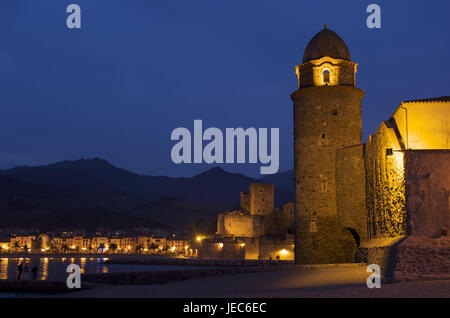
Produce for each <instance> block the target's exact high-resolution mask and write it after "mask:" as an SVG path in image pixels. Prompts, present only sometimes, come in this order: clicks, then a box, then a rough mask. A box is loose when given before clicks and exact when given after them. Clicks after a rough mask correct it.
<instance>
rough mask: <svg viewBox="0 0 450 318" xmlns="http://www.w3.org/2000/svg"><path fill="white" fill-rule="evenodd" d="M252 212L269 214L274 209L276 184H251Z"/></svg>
mask: <svg viewBox="0 0 450 318" xmlns="http://www.w3.org/2000/svg"><path fill="white" fill-rule="evenodd" d="M249 195H250V213H251V214H255V215H267V214H270V213H272V212H273V209H274V185H273V184H270V183H252V184H250V191H249Z"/></svg>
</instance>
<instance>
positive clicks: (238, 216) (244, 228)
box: [217, 211, 263, 237]
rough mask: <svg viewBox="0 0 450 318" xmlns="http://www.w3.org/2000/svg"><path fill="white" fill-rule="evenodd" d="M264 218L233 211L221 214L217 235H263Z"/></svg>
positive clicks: (218, 220)
mask: <svg viewBox="0 0 450 318" xmlns="http://www.w3.org/2000/svg"><path fill="white" fill-rule="evenodd" d="M262 230H263V222H262V216H259V215H251V214H246V213H243V212H242V211H232V212H224V213H220V214H219V216H218V219H217V234H221V235H234V236H244V237H254V236H259V235H261V234H262Z"/></svg>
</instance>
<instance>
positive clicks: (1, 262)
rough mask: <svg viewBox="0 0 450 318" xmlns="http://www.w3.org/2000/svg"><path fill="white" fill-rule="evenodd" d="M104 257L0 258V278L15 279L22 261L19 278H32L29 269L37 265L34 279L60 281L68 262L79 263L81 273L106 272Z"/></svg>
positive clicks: (65, 276) (63, 277) (65, 274)
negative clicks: (21, 270)
mask: <svg viewBox="0 0 450 318" xmlns="http://www.w3.org/2000/svg"><path fill="white" fill-rule="evenodd" d="M104 260H105V259H104V258H89V260H88V259H87V258H85V257H83V258H73V257H72V258H70V259H68V258H53V257H52V258H48V257H41V258H40V257H36V258H33V257H27V258H7V257H3V258H0V279H3V280H6V279H7V280H16V279H17V274H18V271H17V268H18V266H19V264H20V263H21V262H23V263H24V271H23V273H22V276H21V280H32V279H33V274H32V273H31V269H32V268H33V267H34V266H37V275H36V280H52V281H60V280H65V279H66V278H67V275H68V274H67V273H66V268H67V266H68V265H69V264H78V265H80V269H81V273H82V274H85V273H108V272H109V270H108V266H111V265H107V264H103V261H104Z"/></svg>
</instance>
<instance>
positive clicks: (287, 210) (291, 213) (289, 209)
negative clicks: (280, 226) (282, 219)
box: [283, 202, 295, 225]
mask: <svg viewBox="0 0 450 318" xmlns="http://www.w3.org/2000/svg"><path fill="white" fill-rule="evenodd" d="M283 214H284V215H285V216H286V218H287V219H288V220H289V223H290V224H291V225H292V224H294V217H295V209H294V202H288V203H285V204H283Z"/></svg>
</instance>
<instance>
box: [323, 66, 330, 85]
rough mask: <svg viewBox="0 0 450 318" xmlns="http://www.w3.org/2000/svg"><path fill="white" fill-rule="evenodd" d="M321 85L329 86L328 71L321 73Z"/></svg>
mask: <svg viewBox="0 0 450 318" xmlns="http://www.w3.org/2000/svg"><path fill="white" fill-rule="evenodd" d="M323 85H325V86H328V85H330V71H329V70H324V71H323Z"/></svg>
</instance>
